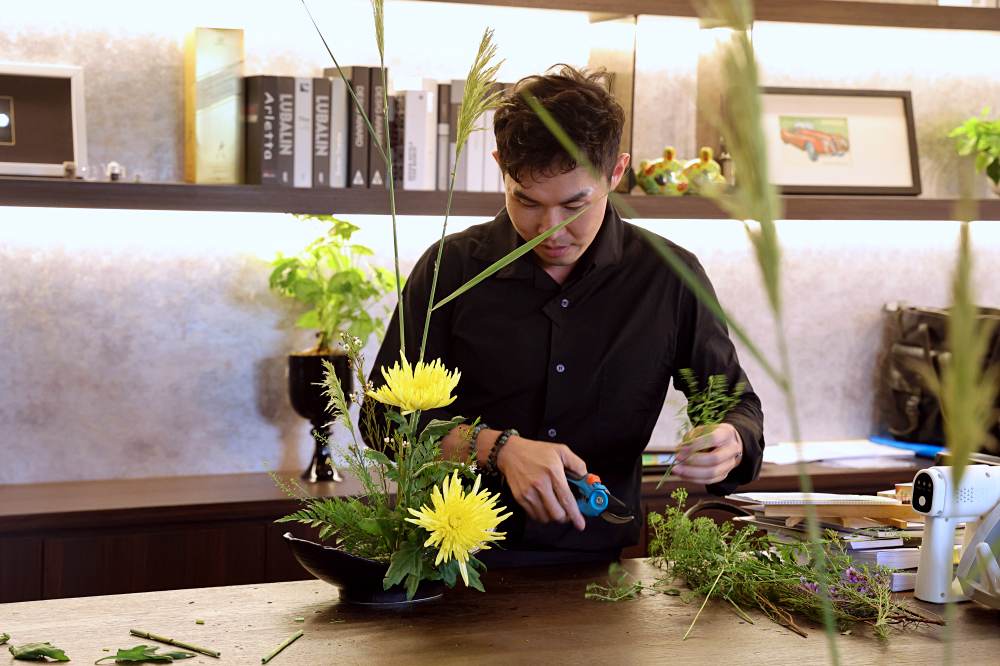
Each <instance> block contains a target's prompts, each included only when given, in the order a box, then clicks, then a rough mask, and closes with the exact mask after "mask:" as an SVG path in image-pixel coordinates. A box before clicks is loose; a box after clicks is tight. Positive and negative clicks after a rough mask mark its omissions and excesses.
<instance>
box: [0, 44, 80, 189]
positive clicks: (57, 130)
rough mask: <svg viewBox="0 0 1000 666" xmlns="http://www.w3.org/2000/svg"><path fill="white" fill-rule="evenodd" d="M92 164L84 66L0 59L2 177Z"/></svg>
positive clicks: (57, 171) (60, 173)
mask: <svg viewBox="0 0 1000 666" xmlns="http://www.w3.org/2000/svg"><path fill="white" fill-rule="evenodd" d="M64 162H73V163H75V164H76V165H77V166H79V165H84V164H86V163H87V123H86V114H85V112H84V104H83V69H82V68H80V67H72V66H67V65H35V64H29V63H5V62H0V175H16V176H63V175H64V171H65V168H64V166H63V163H64Z"/></svg>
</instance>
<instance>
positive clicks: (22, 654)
mask: <svg viewBox="0 0 1000 666" xmlns="http://www.w3.org/2000/svg"><path fill="white" fill-rule="evenodd" d="M10 653H11V654H12V655H14V659H20V660H22V661H45V658H46V657H48V658H49V659H52V660H55V661H69V657H67V656H66V653H65V652H63V651H62V650H60V649H59V648H57V647H56V646H55V645H53V644H52V643H25V644H24V645H22V646H21V647H14V646H13V645H11V646H10Z"/></svg>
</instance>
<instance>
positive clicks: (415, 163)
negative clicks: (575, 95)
mask: <svg viewBox="0 0 1000 666" xmlns="http://www.w3.org/2000/svg"><path fill="white" fill-rule="evenodd" d="M348 84H349V86H350V87H348ZM464 89H465V81H464V80H454V81H450V82H448V83H436V82H427V83H425V85H424V89H422V90H405V91H400V92H392V93H390V92H389V91H387V90H385V86H384V84H383V80H382V71H381V70H380V69H379V68H377V67H365V66H351V67H345V68H344V77H341V76H340V73H339V72H338V71H337V70H336V69H335V68H328V69H326V70H324V72H323V77H322V78H305V77H290V76H251V77H246V78H245V79H244V96H243V99H244V105H245V118H246V122H245V146H246V161H245V163H246V168H245V182H247V183H250V184H258V185H266V184H271V185H282V186H286V187H316V188H325V187H370V188H385V187H388V185H389V179H390V178H392V180H393V186H394V187H395V188H397V189H403V190H422V191H428V190H442V191H444V190H447V189H448V187H449V185H450V182H449V181H450V178H451V174H452V173H453V172H454V174H455V189H456V190H458V191H466V192H502V191H503V178H502V176H501V174H500V168H499V166H498V165H497V163H496V161H495V160H494V158H493V151H494V150H496V139H495V136H494V134H493V112H492V111H488V112H486V113H484V114H482V115H481V116H480V117H479V118H478V119H477V120H476V125H475V126H476V128H477V131H474V132H473V133H472V134H471V135H470V137H469V140H468V142H467V144H466V145H465V147H464V149H463V151H462V154H461V155H460V156H459V157H458V160H457V163H456V156H455V153H456V150H455V143H456V136H457V129H458V116H459V109H460V107H461V102H462V95H463V93H464ZM352 91H353V94H352ZM354 96H356V98H357V104H355V101H354V99H353V97H354ZM358 105H360V106H361V107H362V108H363V109H364V111H365V115H367V116H368V118H369V120H370V121H371V128H372V129H373V130H374V132H375V134H376V138H375V139H374V140H373V138H372V135H371V133H370V132H369V127H368V125H367V124H366V123H365V121H364V116H362V115H361V114H360V113H358V111H357V106H358ZM385 106H388V111H389V113H388V117H386V116H385V115H384V114H383V110H384V107H385ZM387 127H388V135H389V139H390V142H389V143H390V146H391V147H392V160H393V173H392V174H386V173H385V168H386V167H385V161H384V160H383V158H382V155H381V154H380V150H379V145H385V137H386V128H387Z"/></svg>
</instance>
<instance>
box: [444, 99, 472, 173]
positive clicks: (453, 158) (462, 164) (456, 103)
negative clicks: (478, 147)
mask: <svg viewBox="0 0 1000 666" xmlns="http://www.w3.org/2000/svg"><path fill="white" fill-rule="evenodd" d="M464 96H465V79H453V80H452V82H451V104H450V105H449V107H448V174H449V177H451V173H454V174H455V191H456V192H464V191H465V190H466V189H467V187H468V175H469V172H468V160H469V153H468V151H467V150H464V149H463V150H462V154H461V155H457V154H456V147H457V142H458V114H459V111H460V110H461V107H462V97H464Z"/></svg>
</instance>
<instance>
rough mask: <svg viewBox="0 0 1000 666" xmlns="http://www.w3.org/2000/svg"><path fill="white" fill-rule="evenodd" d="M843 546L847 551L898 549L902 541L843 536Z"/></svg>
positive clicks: (897, 538) (898, 539) (900, 539)
mask: <svg viewBox="0 0 1000 666" xmlns="http://www.w3.org/2000/svg"><path fill="white" fill-rule="evenodd" d="M844 544H845V545H846V546H847V550H848V551H851V550H873V549H875V548H900V547H902V546H903V539H902V538H901V537H896V538H894V539H877V538H874V537H868V536H862V537H852V536H845V537H844Z"/></svg>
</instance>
